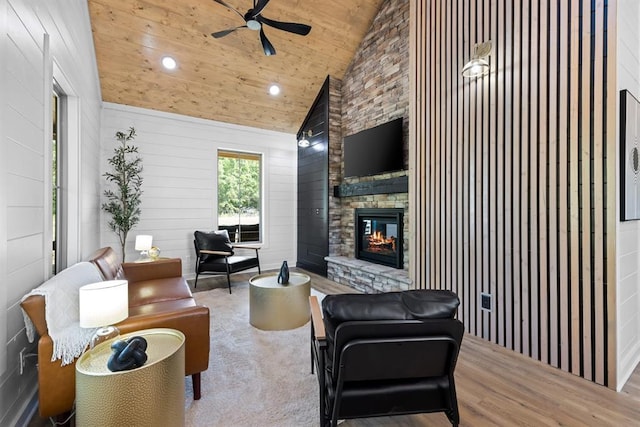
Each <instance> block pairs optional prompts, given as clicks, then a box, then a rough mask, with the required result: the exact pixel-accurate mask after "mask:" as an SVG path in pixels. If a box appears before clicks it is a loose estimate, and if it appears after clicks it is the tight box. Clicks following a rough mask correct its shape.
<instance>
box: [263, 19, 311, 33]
mask: <svg viewBox="0 0 640 427" xmlns="http://www.w3.org/2000/svg"><path fill="white" fill-rule="evenodd" d="M256 20H257V21H258V22H260V23H262V24H266V25H268V26H270V27H273V28H277V29H278V30H283V31H288V32H290V33H294V34H300V35H301V36H306V35H307V34H309V31H311V26H309V25H307V24H297V23H295V22H280V21H274V20H272V19H269V18H265V17H264V16H258V17H257V18H256Z"/></svg>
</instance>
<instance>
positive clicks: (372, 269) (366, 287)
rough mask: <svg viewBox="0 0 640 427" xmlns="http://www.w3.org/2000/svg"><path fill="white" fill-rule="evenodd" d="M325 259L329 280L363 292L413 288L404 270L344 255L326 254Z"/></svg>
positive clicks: (371, 292)
mask: <svg viewBox="0 0 640 427" xmlns="http://www.w3.org/2000/svg"><path fill="white" fill-rule="evenodd" d="M325 260H326V261H327V264H328V277H329V278H330V279H331V280H333V281H334V282H337V283H340V284H342V285H346V286H349V287H351V288H353V289H356V290H358V291H361V292H364V293H368V294H373V293H379V292H393V291H406V290H408V289H412V288H413V287H412V281H411V279H410V278H409V273H408V272H407V271H406V270H399V269H397V268H393V267H387V266H384V265H380V264H374V263H371V262H367V261H363V260H359V259H355V258H348V257H344V256H328V257H325Z"/></svg>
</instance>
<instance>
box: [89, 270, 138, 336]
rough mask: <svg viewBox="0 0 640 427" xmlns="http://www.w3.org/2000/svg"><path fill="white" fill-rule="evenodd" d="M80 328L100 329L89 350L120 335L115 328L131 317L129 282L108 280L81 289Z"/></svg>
mask: <svg viewBox="0 0 640 427" xmlns="http://www.w3.org/2000/svg"><path fill="white" fill-rule="evenodd" d="M79 305H80V327H81V328H98V330H96V332H95V334H94V335H93V337H91V343H90V345H89V348H93V347H95V346H96V345H97V344H99V343H101V342H103V341H106V340H108V339H111V338H115V337H117V336H118V335H120V331H119V330H118V328H116V327H115V326H113V324H114V323H118V322H120V321H121V320H124V319H126V318H127V317H129V282H127V281H126V280H107V281H104V282H97V283H91V284H89V285H85V286H82V287H81V288H80V300H79Z"/></svg>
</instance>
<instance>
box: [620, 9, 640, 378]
mask: <svg viewBox="0 0 640 427" xmlns="http://www.w3.org/2000/svg"><path fill="white" fill-rule="evenodd" d="M638 23H640V2H637V1H634V0H621V1H618V31H617V33H616V36H617V49H618V55H617V57H618V70H617V75H618V90H617V93H620V91H621V90H623V89H626V90H629V91H630V92H631V94H633V95H634V96H635V97H636V98H637V97H639V96H640V27H639V26H638ZM618 105H619V104H618ZM617 123H618V133H617V134H616V135H617V137H616V141H619V140H620V139H619V135H620V128H619V123H620V121H619V119H618V121H617ZM617 158H618V163H619V164H618V169H619V170H620V169H621V167H624V164H623V163H624V160H622V159H623V158H624V156H622V154H621V153H618V156H617ZM618 180H619V178H618ZM618 188H620V186H619V184H618ZM617 194H618V202H617V205H616V206H618V208H619V207H620V197H621V195H620V191H618V192H617ZM617 251H618V257H617V258H618V267H619V268H618V282H617V296H618V302H617V306H618V322H617V324H618V331H617V336H618V386H617V388H618V389H620V388H622V385H623V384H624V383H625V382H626V381H627V379H628V378H629V376H630V375H631V373H632V372H633V370H634V368H635V367H636V365H637V364H638V362H639V361H640V221H625V222H620V223H618V241H617Z"/></svg>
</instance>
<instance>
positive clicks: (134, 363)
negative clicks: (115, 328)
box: [107, 336, 147, 372]
mask: <svg viewBox="0 0 640 427" xmlns="http://www.w3.org/2000/svg"><path fill="white" fill-rule="evenodd" d="M111 350H113V353H111V356H110V357H109V361H108V362H107V368H109V370H110V371H111V372H118V371H129V370H131V369H135V368H139V367H140V366H142V365H144V364H145V362H146V361H147V353H146V351H147V340H145V339H144V338H142V337H139V336H135V337H131V338H129V339H128V340H126V341H124V340H117V341H116V342H114V343H113V344H111Z"/></svg>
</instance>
